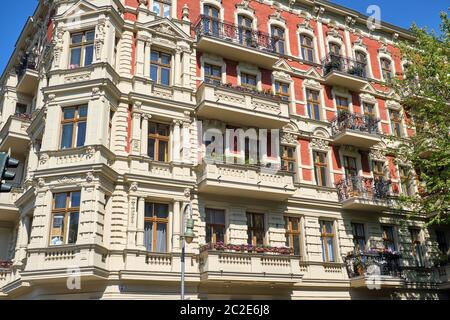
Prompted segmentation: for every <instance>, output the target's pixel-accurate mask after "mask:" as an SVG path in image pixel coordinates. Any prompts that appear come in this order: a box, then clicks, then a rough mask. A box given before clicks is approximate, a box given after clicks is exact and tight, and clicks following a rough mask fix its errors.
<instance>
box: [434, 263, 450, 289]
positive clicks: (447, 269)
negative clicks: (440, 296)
mask: <svg viewBox="0 0 450 320" xmlns="http://www.w3.org/2000/svg"><path fill="white" fill-rule="evenodd" d="M437 274H438V277H439V282H440V283H441V284H440V288H442V289H445V290H449V289H450V265H446V266H441V267H438V268H437Z"/></svg>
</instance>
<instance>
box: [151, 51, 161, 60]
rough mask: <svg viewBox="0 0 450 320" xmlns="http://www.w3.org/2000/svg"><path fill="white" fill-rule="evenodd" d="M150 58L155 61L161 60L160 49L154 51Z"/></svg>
mask: <svg viewBox="0 0 450 320" xmlns="http://www.w3.org/2000/svg"><path fill="white" fill-rule="evenodd" d="M150 59H151V61H153V62H158V61H159V52H158V51H152V53H151V56H150Z"/></svg>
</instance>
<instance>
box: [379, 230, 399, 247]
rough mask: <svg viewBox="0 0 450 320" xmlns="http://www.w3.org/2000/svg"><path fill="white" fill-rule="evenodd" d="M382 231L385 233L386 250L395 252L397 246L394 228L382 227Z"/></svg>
mask: <svg viewBox="0 0 450 320" xmlns="http://www.w3.org/2000/svg"><path fill="white" fill-rule="evenodd" d="M381 229H382V231H383V244H384V248H385V249H389V250H392V251H395V250H396V246H395V238H394V227H392V226H382V227H381Z"/></svg>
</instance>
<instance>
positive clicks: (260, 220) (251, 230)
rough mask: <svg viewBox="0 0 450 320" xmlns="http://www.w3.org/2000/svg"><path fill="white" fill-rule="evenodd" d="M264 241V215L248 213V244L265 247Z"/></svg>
mask: <svg viewBox="0 0 450 320" xmlns="http://www.w3.org/2000/svg"><path fill="white" fill-rule="evenodd" d="M264 239H265V231H264V214H260V213H249V212H247V243H248V244H251V245H263V244H264Z"/></svg>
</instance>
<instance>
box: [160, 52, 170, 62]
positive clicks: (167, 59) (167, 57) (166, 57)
mask: <svg viewBox="0 0 450 320" xmlns="http://www.w3.org/2000/svg"><path fill="white" fill-rule="evenodd" d="M161 63H162V64H170V55H168V54H161Z"/></svg>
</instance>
